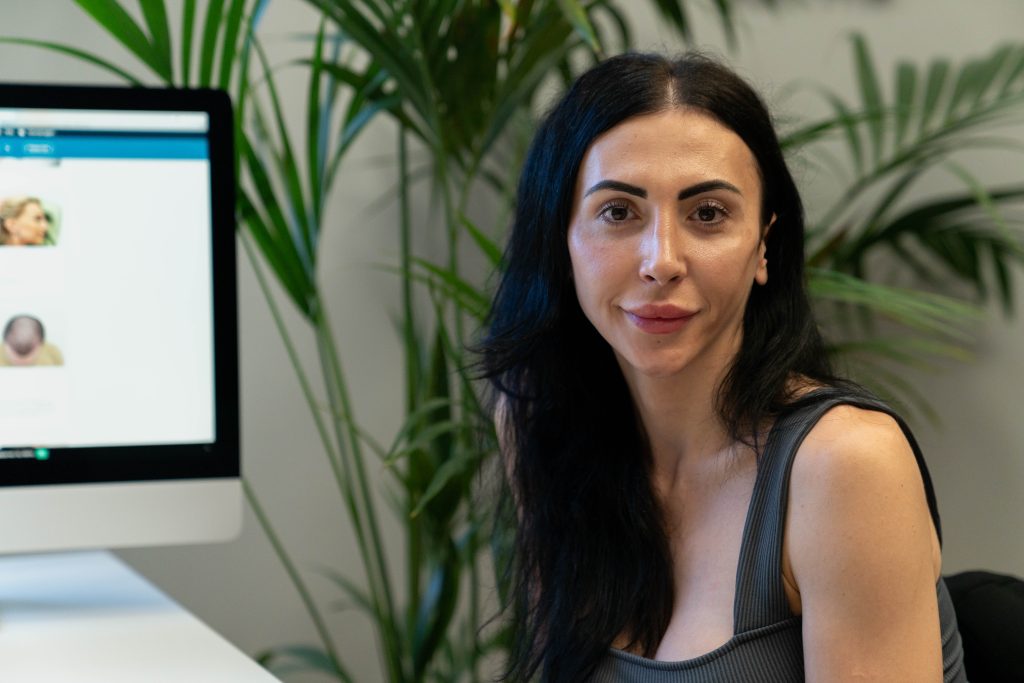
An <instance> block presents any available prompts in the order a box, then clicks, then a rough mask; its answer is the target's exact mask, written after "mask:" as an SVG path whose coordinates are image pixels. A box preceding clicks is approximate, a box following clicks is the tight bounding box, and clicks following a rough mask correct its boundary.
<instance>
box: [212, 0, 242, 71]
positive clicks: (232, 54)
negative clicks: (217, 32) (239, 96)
mask: <svg viewBox="0 0 1024 683" xmlns="http://www.w3.org/2000/svg"><path fill="white" fill-rule="evenodd" d="M245 3H246V0H231V4H230V5H229V6H228V14H227V23H225V25H224V33H223V35H222V36H221V45H220V77H219V78H218V79H217V81H218V84H219V87H220V88H222V89H224V90H227V89H228V88H229V87H231V72H232V71H233V69H234V66H235V59H236V57H237V56H238V34H239V32H240V31H241V27H242V15H243V13H244V12H245Z"/></svg>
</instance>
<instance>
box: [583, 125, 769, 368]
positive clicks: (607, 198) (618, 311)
mask: <svg viewBox="0 0 1024 683" xmlns="http://www.w3.org/2000/svg"><path fill="white" fill-rule="evenodd" d="M760 217H761V180H760V176H759V174H758V169H757V162H756V161H755V159H754V156H753V154H752V153H751V151H750V149H749V148H748V147H747V146H746V144H745V143H744V142H743V141H742V140H741V139H740V137H739V136H738V135H736V134H735V133H734V132H732V131H731V130H729V129H728V128H726V127H725V126H723V125H721V124H720V123H718V122H717V121H715V120H714V119H713V118H711V117H710V116H708V115H706V114H703V113H700V112H697V111H693V110H682V109H677V110H670V111H667V112H663V113H658V114H649V115H645V116H639V117H636V118H633V119H629V120H627V121H625V122H623V123H621V124H619V125H618V126H616V127H614V128H612V129H611V130H609V131H608V132H606V133H604V134H603V135H601V136H600V137H598V138H597V139H596V140H595V141H594V143H593V144H592V145H591V146H590V148H589V149H588V150H587V153H586V155H585V156H584V158H583V162H582V164H581V166H580V171H579V176H578V178H577V181H576V191H575V199H574V203H573V213H572V219H571V223H570V225H569V255H570V258H571V261H572V271H573V272H572V275H573V281H574V282H575V286H576V294H577V296H578V298H579V302H580V306H581V307H582V309H583V312H584V314H585V315H586V316H587V318H588V319H589V320H590V322H591V323H592V324H593V325H594V327H595V328H597V331H598V332H599V333H600V334H601V336H602V337H604V339H605V340H606V341H607V342H608V343H609V344H610V345H611V346H612V348H613V349H614V351H615V354H616V356H617V357H618V360H619V364H620V366H622V368H623V371H624V372H626V373H627V374H629V373H640V374H644V375H649V376H655V377H665V376H671V375H674V374H676V373H678V372H679V371H681V370H683V369H684V368H686V367H688V366H691V365H693V364H695V363H704V364H706V363H708V362H710V363H711V367H716V368H717V367H724V366H725V365H724V364H728V363H729V362H731V360H732V358H733V357H734V356H735V354H736V353H737V352H738V351H739V347H740V341H741V339H742V324H743V311H744V308H745V306H746V303H747V298H748V296H749V294H750V289H751V287H752V286H753V285H754V283H755V282H756V283H759V284H764V283H765V282H767V279H768V270H767V265H766V262H765V259H764V253H765V246H764V239H763V238H764V236H765V234H766V231H765V230H763V226H762V225H761V223H760Z"/></svg>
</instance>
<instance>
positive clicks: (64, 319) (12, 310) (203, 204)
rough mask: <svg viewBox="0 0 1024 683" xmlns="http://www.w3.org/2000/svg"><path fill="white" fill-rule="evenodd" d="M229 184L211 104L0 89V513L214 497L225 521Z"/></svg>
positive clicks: (230, 412) (232, 331)
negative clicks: (84, 495)
mask: <svg viewBox="0 0 1024 683" xmlns="http://www.w3.org/2000/svg"><path fill="white" fill-rule="evenodd" d="M233 167H234V163H233V153H232V117H231V107H230V103H229V101H228V98H227V97H226V96H225V95H224V94H223V93H220V92H216V91H198V90H170V89H168V90H160V89H129V88H82V87H59V86H0V332H2V335H3V338H2V340H0V341H2V343H0V510H2V509H3V500H4V497H5V494H6V495H7V497H8V498H10V497H11V496H13V497H14V499H17V500H19V501H20V502H19V505H21V506H23V505H24V499H25V497H26V496H33V497H40V496H42V499H41V504H42V505H44V506H46V507H47V508H50V509H52V507H53V505H55V504H58V502H59V497H60V495H61V494H62V493H68V492H71V491H76V492H77V493H74V494H73V495H80V494H81V492H83V491H85V492H88V491H98V490H99V489H96V486H98V485H104V486H107V487H109V486H111V485H114V488H113V489H108V490H107V491H106V492H105V493H104V494H103V495H104V496H106V497H107V498H106V499H105V500H104V503H103V504H104V505H109V504H110V498H109V496H111V495H114V494H111V493H110V492H109V491H111V490H113V491H122V492H126V491H127V490H128V488H129V487H130V486H131V485H135V486H136V491H137V492H138V491H146V492H148V495H144V496H143V497H144V498H145V497H151V498H159V497H160V495H158V494H157V493H156V492H157V491H166V490H168V489H171V490H173V489H174V488H175V486H178V487H179V488H181V487H184V488H181V490H182V491H184V490H185V489H187V488H189V486H188V485H189V484H193V485H198V486H199V488H200V489H209V488H210V485H211V484H218V483H219V484H228V485H229V486H228V488H230V489H231V490H232V493H231V494H229V498H230V499H231V501H232V502H231V505H233V506H237V507H238V508H239V511H238V513H237V514H235V515H234V517H235V518H238V517H240V502H239V493H238V486H237V485H238V481H237V480H238V477H239V454H238V388H237V385H238V378H237V351H236V346H237V342H236V337H237V330H236V311H235V255H234V174H233ZM139 486H141V487H142V488H141V489H139V488H138V487H139ZM191 488H195V486H192V487H191ZM213 488H218V487H217V486H213ZM220 488H223V487H220ZM129 495H130V493H129ZM196 495H197V494H195V493H191V494H186V497H185V498H184V499H183V500H182V501H181V502H180V503H172V507H173V505H178V504H180V505H183V506H184V505H193V504H195V502H196V501H195V496H196ZM54 496H57V497H54ZM172 497H173V496H172ZM133 505H134V504H133ZM64 512H67V510H64ZM178 512H179V513H180V510H179V511H178ZM121 514H127V515H140V517H139V518H140V519H141V518H145V516H146V515H147V514H155V513H154V512H153V511H147V510H141V511H140V510H137V509H128V510H126V511H124V512H123V513H121ZM20 516H21V515H19V517H20ZM136 521H138V520H136ZM236 521H237V520H233V521H232V522H231V525H230V526H232V528H234V529H235V530H237V523H236ZM51 524H52V522H51ZM76 526H78V525H76ZM206 526H209V527H220V526H221V524H220V523H218V522H217V521H216V520H208V523H207V524H206ZM143 533H145V532H143ZM231 533H233V532H231ZM80 535H81V534H80ZM102 535H103V534H102V533H101V534H100V536H102ZM201 535H202V534H199V536H201ZM221 535H224V534H223V533H221ZM229 535H230V534H229ZM2 536H3V534H0V551H2V550H4V549H7V548H5V542H4V539H3V538H2ZM69 540H70V543H69ZM69 540H64V541H60V542H58V543H57V545H58V546H60V545H70V546H72V547H90V546H111V545H139V544H150V543H162V542H184V541H185V540H204V539H202V538H200V537H198V536H197V537H195V538H194V539H193V538H192V537H189V536H188V534H185V535H184V536H181V535H180V534H179V535H178V536H177V537H175V538H173V539H171V540H160V539H158V538H156V537H150V538H141V539H139V540H137V541H131V540H128V541H123V542H118V541H79V540H78V539H77V538H72V539H69ZM34 545H38V543H35V544H34ZM42 547H49V546H48V544H45V543H44V544H43V546H42ZM13 549H19V548H13Z"/></svg>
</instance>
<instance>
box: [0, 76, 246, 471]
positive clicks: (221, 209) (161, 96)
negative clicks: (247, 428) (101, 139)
mask: <svg viewBox="0 0 1024 683" xmlns="http://www.w3.org/2000/svg"><path fill="white" fill-rule="evenodd" d="M0 108H38V109H54V110H59V109H64V110H96V111H139V112H161V111H162V112H203V113H206V114H207V115H208V118H209V129H208V132H207V139H208V142H209V163H210V174H209V177H210V198H211V202H210V209H211V216H210V219H211V226H212V228H211V231H210V232H211V235H210V238H211V269H212V273H211V283H212V298H213V326H212V329H213V337H214V339H213V359H214V362H213V367H214V373H213V374H214V404H213V405H214V435H215V436H214V441H213V442H212V443H195V444H137V445H117V446H82V447H61V446H52V447H49V448H48V457H46V458H45V459H38V458H31V457H24V458H0V487H16V486H42V485H53V484H95V483H103V482H111V483H115V482H156V481H168V480H177V479H221V478H239V477H240V475H241V458H240V452H239V386H238V384H239V379H238V323H237V315H238V314H237V303H236V297H237V281H236V278H237V274H236V261H235V173H234V168H235V159H234V118H233V114H232V106H231V101H230V98H229V97H228V95H227V94H226V93H225V92H223V91H221V90H215V89H204V88H196V89H186V88H142V87H117V86H83V85H56V84H54V85H39V84H31V85H29V84H0ZM39 445H40V446H44V445H45V444H39ZM0 450H5V451H15V450H18V449H17V448H16V447H14V448H6V449H0Z"/></svg>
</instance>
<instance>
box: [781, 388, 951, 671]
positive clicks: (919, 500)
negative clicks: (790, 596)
mask: <svg viewBox="0 0 1024 683" xmlns="http://www.w3.org/2000/svg"><path fill="white" fill-rule="evenodd" d="M784 555H785V556H786V557H785V560H784V563H787V564H788V569H789V572H790V573H791V576H792V578H793V580H794V581H795V583H796V588H797V590H798V592H799V602H800V605H801V610H802V613H803V642H804V662H805V669H806V675H807V680H808V681H812V682H813V681H829V682H832V681H850V680H856V681H903V682H912V681H941V680H942V646H941V636H940V632H939V615H938V602H937V597H936V592H935V583H936V581H937V579H938V575H939V563H940V556H939V549H938V539H937V537H936V535H935V529H934V526H933V524H932V520H931V516H930V514H929V512H928V504H927V502H926V499H925V493H924V485H923V483H922V479H921V474H920V470H919V469H918V465H917V462H916V460H915V458H914V453H913V451H912V450H911V448H910V444H909V443H908V442H907V440H906V438H905V437H904V435H903V432H902V430H901V429H900V427H899V425H898V424H897V423H896V421H895V420H893V419H892V418H891V417H889V416H888V415H885V414H883V413H879V412H875V411H869V410H862V409H859V408H854V407H852V406H839V407H836V408H834V409H832V410H830V411H829V412H828V413H826V414H825V416H824V417H822V419H821V421H820V422H819V423H818V424H817V425H815V427H814V428H813V429H812V430H811V432H810V433H809V434H808V435H807V438H806V440H805V441H804V443H803V445H801V447H800V451H799V452H798V454H797V457H796V460H795V462H794V464H793V472H792V478H791V482H790V499H789V508H788V517H787V521H786V544H785V550H784Z"/></svg>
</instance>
